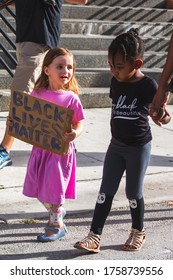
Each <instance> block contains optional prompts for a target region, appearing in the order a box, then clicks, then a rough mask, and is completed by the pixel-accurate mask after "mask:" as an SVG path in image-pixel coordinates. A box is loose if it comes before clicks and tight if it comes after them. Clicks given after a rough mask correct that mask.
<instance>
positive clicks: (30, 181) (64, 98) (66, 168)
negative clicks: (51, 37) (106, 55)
mask: <svg viewBox="0 0 173 280" xmlns="http://www.w3.org/2000/svg"><path fill="white" fill-rule="evenodd" d="M31 95H33V96H36V97H38V98H40V99H44V100H47V101H50V102H52V103H55V104H57V105H60V106H63V107H66V108H69V109H72V110H74V115H73V122H78V121H81V120H83V119H84V111H83V108H82V104H81V102H80V100H79V97H78V95H77V94H75V93H74V92H72V91H60V92H58V93H57V92H53V91H50V90H46V89H43V90H41V91H40V92H39V93H36V92H34V91H33V92H32V94H31ZM75 174H76V155H75V151H74V147H73V143H72V142H71V143H70V147H69V151H68V154H67V155H65V156H61V155H58V154H54V153H51V152H49V151H46V150H44V149H41V148H38V147H35V146H33V148H32V151H31V155H30V158H29V162H28V166H27V171H26V176H25V181H24V186H23V194H24V195H26V196H28V197H35V198H38V199H39V200H40V201H42V202H47V203H51V204H64V202H65V198H69V199H75V198H76V176H75Z"/></svg>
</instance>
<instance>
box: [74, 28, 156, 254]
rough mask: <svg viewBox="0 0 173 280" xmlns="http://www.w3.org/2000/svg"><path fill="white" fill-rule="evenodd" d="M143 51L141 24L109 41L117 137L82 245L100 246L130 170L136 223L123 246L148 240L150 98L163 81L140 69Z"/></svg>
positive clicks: (129, 194)
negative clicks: (146, 197)
mask: <svg viewBox="0 0 173 280" xmlns="http://www.w3.org/2000/svg"><path fill="white" fill-rule="evenodd" d="M143 53H144V42H143V40H142V39H141V38H140V37H139V35H138V30H136V29H130V31H128V32H127V33H123V34H121V35H119V36H118V37H117V38H115V39H114V40H113V41H112V43H111V45H110V46H109V49H108V62H109V65H110V69H111V72H112V75H113V77H112V81H111V86H110V98H111V99H112V113H111V134H112V138H111V142H110V145H109V147H108V150H107V153H106V156H105V161H104V168H103V178H102V182H101V187H100V191H99V195H98V198H97V201H96V206H95V211H94V216H93V220H92V224H91V228H90V232H89V234H88V236H87V237H85V238H84V239H83V240H81V241H79V242H77V243H75V244H74V247H75V248H77V249H84V250H87V251H91V252H99V251H100V236H101V234H102V231H103V227H104V224H105V221H106V218H107V216H108V214H109V212H110V209H111V206H112V201H113V198H114V195H115V194H116V192H117V190H118V187H119V184H120V181H121V179H122V176H123V174H124V172H126V176H125V180H126V187H125V191H126V196H127V199H128V200H129V205H130V213H131V219H132V227H131V232H130V235H129V237H128V239H127V241H126V242H125V244H124V245H123V248H122V249H123V250H127V251H137V250H140V249H141V247H142V245H143V244H144V242H145V230H144V199H143V193H142V188H143V180H144V175H145V172H146V169H147V167H148V164H149V159H150V153H151V139H152V135H151V131H150V126H149V120H148V115H149V104H150V103H151V102H152V100H153V97H154V95H155V93H156V91H157V83H156V82H155V81H154V80H153V79H151V78H149V77H147V76H144V74H143V73H142V72H141V70H140V68H141V66H142V64H143Z"/></svg>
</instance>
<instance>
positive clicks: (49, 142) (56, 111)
mask: <svg viewBox="0 0 173 280" xmlns="http://www.w3.org/2000/svg"><path fill="white" fill-rule="evenodd" d="M73 113H74V111H73V110H70V109H68V108H65V107H62V106H59V105H56V104H54V103H51V102H48V101H45V100H42V99H39V98H37V97H34V96H31V95H29V94H26V93H23V92H16V91H15V92H14V93H13V95H12V97H11V103H10V113H9V116H10V118H11V119H12V125H10V126H9V127H8V133H9V134H10V135H12V136H14V137H16V138H18V139H20V140H22V141H24V142H26V143H29V144H32V145H34V146H37V147H40V148H43V149H45V150H48V151H50V152H53V153H56V154H60V155H66V154H67V152H68V148H69V143H67V142H65V141H64V140H63V139H62V135H63V134H64V133H65V132H69V131H71V123H72V117H73Z"/></svg>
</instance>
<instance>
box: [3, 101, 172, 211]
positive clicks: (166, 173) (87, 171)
mask: <svg viewBox="0 0 173 280" xmlns="http://www.w3.org/2000/svg"><path fill="white" fill-rule="evenodd" d="M168 108H169V111H170V113H171V115H172V121H171V122H170V123H169V124H167V125H165V126H162V127H158V126H156V125H155V124H154V123H153V122H152V121H151V120H150V123H151V129H152V134H153V141H152V155H151V161H150V165H149V167H148V170H147V174H146V177H145V185H144V195H145V201H146V203H150V202H160V201H163V200H171V199H173V106H172V105H169V106H168ZM85 114H86V119H85V121H84V131H83V133H82V135H81V136H80V137H79V138H77V139H76V141H75V145H76V148H77V190H78V191H77V192H78V197H77V200H67V201H66V208H67V210H73V211H75V210H76V211H80V210H90V209H93V207H94V204H95V199H96V195H97V193H98V190H99V187H100V181H101V177H102V167H103V161H104V156H105V152H106V149H107V147H108V144H109V141H110V127H109V122H110V108H102V109H86V110H85ZM6 116H7V112H1V113H0V138H2V136H3V134H4V131H5V123H6ZM30 151H31V145H29V144H27V143H24V142H22V141H19V140H17V139H16V140H15V142H14V145H13V147H12V150H11V158H12V160H13V165H12V166H9V167H6V168H3V169H1V170H0V193H1V209H0V214H7V213H8V214H9V213H13V214H15V213H16V215H17V213H18V212H21V211H22V212H23V213H29V212H31V213H32V212H34V213H35V212H39V211H42V210H43V207H42V206H40V204H39V203H38V202H37V200H34V199H30V198H27V197H24V196H23V195H22V185H23V181H24V177H25V172H26V166H27V161H28V157H29V154H30ZM124 180H125V178H123V180H122V182H121V184H120V188H119V191H118V193H117V195H116V197H115V200H114V205H113V207H119V206H126V205H127V203H128V202H127V201H126V198H125V195H124Z"/></svg>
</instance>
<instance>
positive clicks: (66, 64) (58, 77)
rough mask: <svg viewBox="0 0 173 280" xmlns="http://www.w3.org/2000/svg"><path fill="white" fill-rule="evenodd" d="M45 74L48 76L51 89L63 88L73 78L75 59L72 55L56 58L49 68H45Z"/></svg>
mask: <svg viewBox="0 0 173 280" xmlns="http://www.w3.org/2000/svg"><path fill="white" fill-rule="evenodd" d="M44 72H45V74H46V75H47V76H48V79H49V88H50V89H52V90H56V89H61V88H63V86H64V85H66V84H68V83H69V81H70V80H71V78H72V76H73V57H72V56H71V55H61V56H58V57H56V58H55V59H54V60H53V61H52V63H51V64H49V66H45V67H44Z"/></svg>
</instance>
